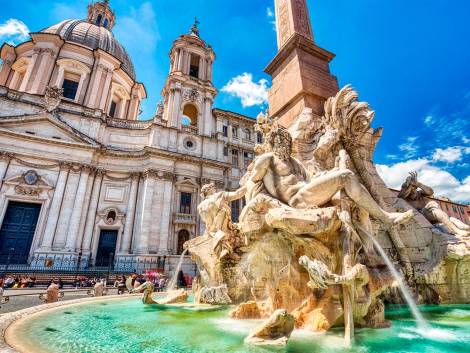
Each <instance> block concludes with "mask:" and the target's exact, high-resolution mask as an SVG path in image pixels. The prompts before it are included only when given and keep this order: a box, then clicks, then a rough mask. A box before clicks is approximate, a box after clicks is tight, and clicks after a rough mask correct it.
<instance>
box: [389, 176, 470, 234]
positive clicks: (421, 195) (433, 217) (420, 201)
mask: <svg viewBox="0 0 470 353" xmlns="http://www.w3.org/2000/svg"><path fill="white" fill-rule="evenodd" d="M433 195H434V190H433V189H432V188H431V187H429V186H427V185H424V184H423V183H420V182H419V181H418V173H417V172H410V175H409V176H408V177H407V178H406V181H405V182H404V183H403V185H402V186H401V190H400V193H399V194H398V197H400V198H402V199H404V200H405V201H407V202H408V203H409V204H410V205H412V206H413V207H414V208H416V209H417V210H418V211H419V212H421V213H422V214H423V216H424V217H426V219H427V220H428V221H429V222H431V224H438V223H441V224H443V225H444V226H445V227H446V228H447V229H448V230H449V231H450V232H451V234H454V235H457V236H470V226H468V225H466V224H465V223H463V222H461V221H460V220H458V219H457V218H454V217H449V215H448V214H447V213H445V212H444V211H443V210H442V209H441V207H440V206H439V203H437V202H436V201H434V200H431V199H430V198H432V197H433Z"/></svg>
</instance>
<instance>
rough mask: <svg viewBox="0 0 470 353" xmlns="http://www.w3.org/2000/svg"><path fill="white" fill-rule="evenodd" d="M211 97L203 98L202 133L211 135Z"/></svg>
mask: <svg viewBox="0 0 470 353" xmlns="http://www.w3.org/2000/svg"><path fill="white" fill-rule="evenodd" d="M211 105H212V99H211V98H210V97H206V98H204V117H203V118H204V135H206V136H211V134H212V109H211Z"/></svg>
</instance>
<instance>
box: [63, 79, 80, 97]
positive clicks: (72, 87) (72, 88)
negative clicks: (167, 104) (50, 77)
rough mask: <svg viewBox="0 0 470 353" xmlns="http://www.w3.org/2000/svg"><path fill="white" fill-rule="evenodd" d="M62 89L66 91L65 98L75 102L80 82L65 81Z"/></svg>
mask: <svg viewBox="0 0 470 353" xmlns="http://www.w3.org/2000/svg"><path fill="white" fill-rule="evenodd" d="M62 88H63V89H64V94H63V95H64V97H65V98H68V99H72V100H75V97H76V95H77V90H78V82H77V81H72V80H69V79H64V83H63V84H62Z"/></svg>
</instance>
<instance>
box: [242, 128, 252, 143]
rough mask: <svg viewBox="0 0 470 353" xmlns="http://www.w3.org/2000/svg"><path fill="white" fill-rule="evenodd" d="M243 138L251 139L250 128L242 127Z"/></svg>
mask: <svg viewBox="0 0 470 353" xmlns="http://www.w3.org/2000/svg"><path fill="white" fill-rule="evenodd" d="M243 138H244V139H245V140H248V141H251V131H250V129H248V128H246V129H243Z"/></svg>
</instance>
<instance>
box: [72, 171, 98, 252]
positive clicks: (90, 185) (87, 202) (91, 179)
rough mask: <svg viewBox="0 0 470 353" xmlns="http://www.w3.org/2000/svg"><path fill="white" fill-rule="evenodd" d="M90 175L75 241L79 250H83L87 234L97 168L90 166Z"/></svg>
mask: <svg viewBox="0 0 470 353" xmlns="http://www.w3.org/2000/svg"><path fill="white" fill-rule="evenodd" d="M90 170H91V171H90V176H89V177H88V183H87V186H86V196H85V201H84V204H83V214H82V216H81V217H80V226H79V227H78V237H77V241H76V242H75V248H76V249H77V251H79V250H81V248H82V242H83V235H84V234H85V226H86V219H87V216H88V209H89V208H90V200H91V193H92V192H93V185H94V184H95V176H96V168H94V167H91V168H90Z"/></svg>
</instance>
